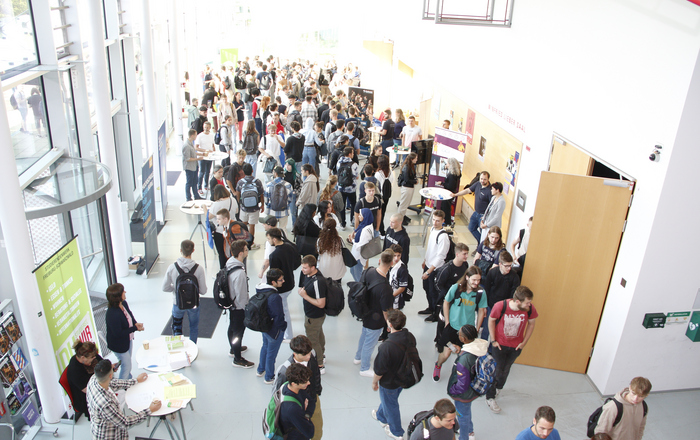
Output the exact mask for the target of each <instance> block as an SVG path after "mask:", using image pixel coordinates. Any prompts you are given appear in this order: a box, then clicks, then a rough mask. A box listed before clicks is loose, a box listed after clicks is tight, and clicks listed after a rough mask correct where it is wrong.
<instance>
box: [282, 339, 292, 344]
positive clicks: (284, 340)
mask: <svg viewBox="0 0 700 440" xmlns="http://www.w3.org/2000/svg"><path fill="white" fill-rule="evenodd" d="M282 342H284V343H285V344H289V343H290V342H292V340H291V339H282Z"/></svg>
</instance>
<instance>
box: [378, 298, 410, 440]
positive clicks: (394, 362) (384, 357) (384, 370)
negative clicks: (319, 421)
mask: <svg viewBox="0 0 700 440" xmlns="http://www.w3.org/2000/svg"><path fill="white" fill-rule="evenodd" d="M386 315H387V316H386V320H387V326H388V328H389V337H388V338H387V340H386V342H384V343H383V344H382V345H380V346H379V350H378V351H377V357H376V358H375V359H374V379H373V380H372V389H373V390H374V391H377V390H379V400H380V403H379V408H377V409H376V410H372V417H373V418H374V419H375V420H377V421H378V422H379V423H381V424H382V425H384V431H385V432H386V435H388V436H389V437H390V438H393V439H399V438H402V436H403V434H404V430H403V428H402V427H401V411H400V409H399V395H400V394H401V391H402V390H403V388H402V387H401V385H400V383H399V382H398V380H397V378H396V372H397V370H399V368H400V366H401V361H402V360H403V358H404V353H405V351H406V348H407V347H409V346H413V347H415V346H416V338H415V337H414V336H413V335H412V334H411V332H409V331H408V330H407V329H405V328H404V325H406V315H404V314H403V312H402V311H401V310H396V309H391V310H389V311H388V312H387V314H386ZM402 346H403V347H406V348H403V347H402Z"/></svg>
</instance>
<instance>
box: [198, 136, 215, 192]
mask: <svg viewBox="0 0 700 440" xmlns="http://www.w3.org/2000/svg"><path fill="white" fill-rule="evenodd" d="M194 147H195V148H196V149H197V151H201V152H202V153H204V157H206V156H207V155H209V154H211V153H213V152H214V133H212V131H211V124H210V123H209V122H205V123H204V131H202V132H201V133H199V134H198V135H197V139H195V141H194ZM211 164H212V161H211V160H207V159H202V161H201V162H200V164H199V178H198V180H197V191H198V192H199V195H200V196H204V191H207V190H208V189H209V188H208V187H207V184H208V183H209V173H210V172H211Z"/></svg>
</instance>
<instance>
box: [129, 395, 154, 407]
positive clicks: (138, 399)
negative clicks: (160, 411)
mask: <svg viewBox="0 0 700 440" xmlns="http://www.w3.org/2000/svg"><path fill="white" fill-rule="evenodd" d="M155 398H156V393H154V392H153V391H146V392H143V393H138V394H133V395H130V396H129V404H130V407H131V408H137V409H138V408H142V409H143V408H148V406H149V405H150V404H151V402H153V399H155Z"/></svg>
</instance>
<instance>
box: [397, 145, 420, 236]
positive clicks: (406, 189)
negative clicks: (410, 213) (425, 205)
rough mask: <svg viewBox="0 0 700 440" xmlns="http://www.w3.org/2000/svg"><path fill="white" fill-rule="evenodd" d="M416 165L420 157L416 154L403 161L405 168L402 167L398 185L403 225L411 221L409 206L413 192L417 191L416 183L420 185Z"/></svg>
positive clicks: (411, 154) (410, 154)
mask: <svg viewBox="0 0 700 440" xmlns="http://www.w3.org/2000/svg"><path fill="white" fill-rule="evenodd" d="M416 163H418V155H417V154H416V153H413V152H411V153H409V154H408V156H406V159H405V160H404V161H403V167H401V174H400V175H399V178H398V180H397V184H398V185H399V187H400V188H401V202H400V203H399V212H398V213H399V214H401V215H403V223H404V224H405V225H406V224H408V223H409V222H410V221H411V220H410V219H409V218H408V217H407V216H406V211H407V210H408V205H410V204H411V199H413V191H414V190H415V186H416V183H418V177H417V176H416Z"/></svg>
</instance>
